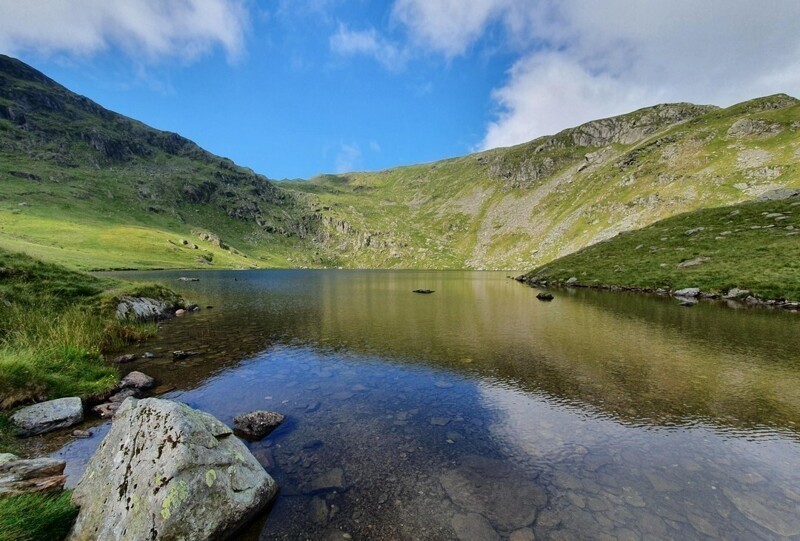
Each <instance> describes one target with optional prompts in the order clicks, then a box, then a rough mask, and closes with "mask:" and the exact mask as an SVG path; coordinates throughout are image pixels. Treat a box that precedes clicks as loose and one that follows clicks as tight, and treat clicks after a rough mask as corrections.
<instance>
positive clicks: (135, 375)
mask: <svg viewBox="0 0 800 541" xmlns="http://www.w3.org/2000/svg"><path fill="white" fill-rule="evenodd" d="M155 382H156V380H154V379H153V378H151V377H150V376H148V375H147V374H145V373H143V372H138V371H135V370H134V371H133V372H130V373H129V374H128V375H127V376H125V377H124V378H122V381H120V382H119V387H120V388H121V389H126V388H131V389H141V390H143V389H149V388H151V387H152V386H153V385H154V384H155Z"/></svg>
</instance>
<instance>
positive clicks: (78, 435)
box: [72, 430, 92, 439]
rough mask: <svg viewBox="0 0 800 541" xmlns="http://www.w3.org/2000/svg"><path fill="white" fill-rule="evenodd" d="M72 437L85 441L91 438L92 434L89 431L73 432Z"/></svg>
mask: <svg viewBox="0 0 800 541" xmlns="http://www.w3.org/2000/svg"><path fill="white" fill-rule="evenodd" d="M72 436H73V437H74V438H81V439H86V438H91V437H92V432H91V431H89V430H73V431H72Z"/></svg>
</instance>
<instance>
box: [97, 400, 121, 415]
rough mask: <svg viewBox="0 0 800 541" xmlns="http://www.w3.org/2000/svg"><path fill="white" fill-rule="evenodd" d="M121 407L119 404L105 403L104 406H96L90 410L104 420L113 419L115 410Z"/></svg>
mask: <svg viewBox="0 0 800 541" xmlns="http://www.w3.org/2000/svg"><path fill="white" fill-rule="evenodd" d="M121 405H122V403H121V402H106V403H105V404H98V405H97V406H95V407H93V408H92V411H93V412H94V413H95V414H97V415H99V416H100V417H102V418H104V419H108V418H111V417H114V414H115V413H117V410H118V409H119V408H120V406H121Z"/></svg>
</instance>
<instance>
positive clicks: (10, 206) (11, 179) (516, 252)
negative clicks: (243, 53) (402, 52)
mask: <svg viewBox="0 0 800 541" xmlns="http://www.w3.org/2000/svg"><path fill="white" fill-rule="evenodd" d="M799 158H800V104H799V103H798V101H797V100H796V99H794V98H791V97H789V96H785V95H776V96H769V97H765V98H759V99H756V100H752V101H748V102H745V103H742V104H739V105H736V106H733V107H729V108H726V109H719V108H716V107H712V106H699V105H692V104H684V103H680V104H665V105H657V106H655V107H649V108H646V109H641V110H639V111H635V112H633V113H630V114H627V115H622V116H618V117H614V118H609V119H604V120H598V121H594V122H589V123H587V124H584V125H581V126H578V127H576V128H572V129H568V130H565V131H563V132H561V133H559V134H556V135H553V136H548V137H541V138H539V139H536V140H534V141H531V142H529V143H525V144H523V145H518V146H515V147H511V148H505V149H495V150H490V151H486V152H481V153H478V154H472V155H469V156H465V157H461V158H454V159H449V160H443V161H439V162H435V163H429V164H422V165H413V166H408V167H398V168H394V169H388V170H385V171H378V172H372V173H352V174H346V175H323V176H320V177H317V178H314V179H311V180H308V181H293V182H274V181H270V180H269V179H267V178H266V177H264V176H263V175H259V174H256V173H254V172H253V171H251V170H249V169H247V168H243V167H240V166H238V165H236V164H234V163H233V162H231V161H230V160H228V159H226V158H221V157H218V156H215V155H213V154H211V153H209V152H207V151H205V150H203V149H201V148H199V147H198V146H197V145H196V144H194V143H192V142H191V141H189V140H187V139H185V138H183V137H181V136H179V135H177V134H173V133H168V132H162V131H159V130H155V129H153V128H150V127H148V126H146V125H144V124H142V123H140V122H137V121H135V120H132V119H129V118H126V117H124V116H121V115H119V114H116V113H113V112H111V111H108V110H106V109H104V108H102V107H101V106H99V105H97V104H96V103H94V102H92V101H91V100H89V99H87V98H85V97H82V96H78V95H76V94H74V93H72V92H70V91H69V90H67V89H66V88H64V87H62V86H60V85H59V84H57V83H56V82H54V81H52V80H51V79H49V78H47V77H46V76H45V75H43V74H41V73H40V72H38V71H36V70H34V69H33V68H31V67H29V66H27V65H25V64H24V63H22V62H20V61H18V60H15V59H12V58H9V57H5V56H0V247H2V248H6V249H10V250H17V251H25V252H27V253H29V254H31V255H34V256H37V257H40V258H42V259H46V260H50V261H55V262H61V263H67V264H71V265H73V266H77V267H80V268H159V267H164V268H176V267H215V268H231V267H260V266H278V267H288V266H316V267H319V266H342V267H384V268H505V269H529V268H533V267H535V266H537V265H539V264H541V263H544V262H547V261H550V260H552V259H555V258H557V257H560V256H563V255H566V254H568V253H571V252H574V251H576V250H579V249H581V248H583V247H585V246H588V245H590V244H593V243H596V242H599V241H602V240H605V239H608V238H611V237H613V236H614V235H616V234H617V233H619V232H622V231H628V230H631V229H635V228H639V227H643V226H646V225H649V224H651V223H653V222H655V221H657V220H660V219H663V218H667V217H669V216H672V215H675V214H678V213H682V212H686V211H691V210H695V209H699V208H705V207H715V206H721V205H728V204H734V203H739V202H742V201H745V200H748V199H752V198H754V197H757V196H759V195H761V194H762V193H764V192H769V191H772V190H778V189H786V188H800V175H799V174H798V167H797V162H798V159H799Z"/></svg>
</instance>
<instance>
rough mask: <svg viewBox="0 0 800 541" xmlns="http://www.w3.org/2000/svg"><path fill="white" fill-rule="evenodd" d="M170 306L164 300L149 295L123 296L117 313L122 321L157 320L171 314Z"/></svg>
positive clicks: (118, 303)
mask: <svg viewBox="0 0 800 541" xmlns="http://www.w3.org/2000/svg"><path fill="white" fill-rule="evenodd" d="M169 311H170V307H169V306H167V303H165V302H164V301H162V300H159V299H150V298H147V297H121V298H120V299H119V300H118V301H117V310H116V315H117V319H119V320H120V321H157V320H159V319H164V318H166V317H168V316H169Z"/></svg>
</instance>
